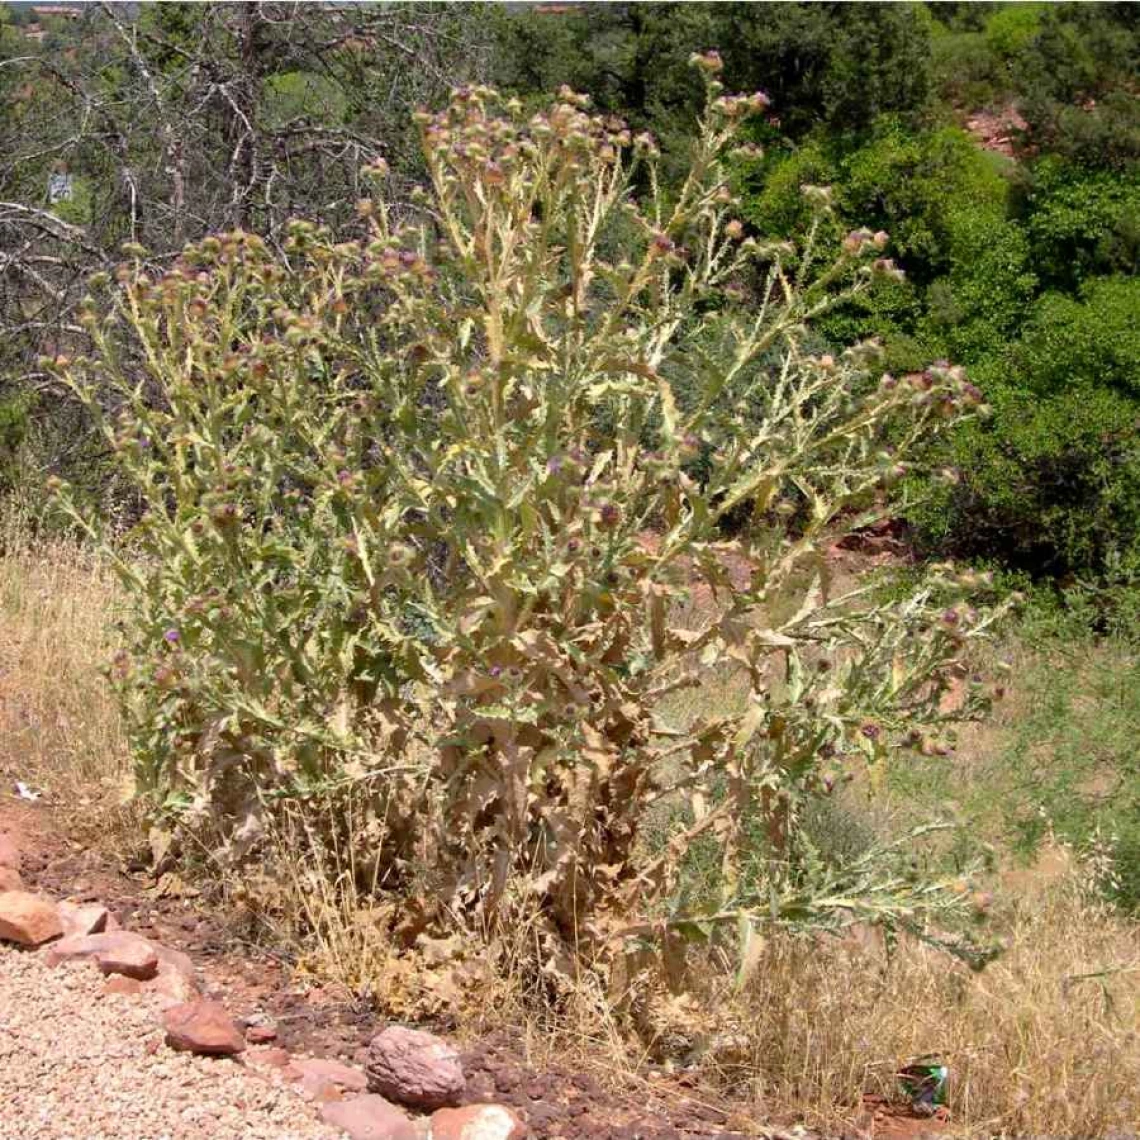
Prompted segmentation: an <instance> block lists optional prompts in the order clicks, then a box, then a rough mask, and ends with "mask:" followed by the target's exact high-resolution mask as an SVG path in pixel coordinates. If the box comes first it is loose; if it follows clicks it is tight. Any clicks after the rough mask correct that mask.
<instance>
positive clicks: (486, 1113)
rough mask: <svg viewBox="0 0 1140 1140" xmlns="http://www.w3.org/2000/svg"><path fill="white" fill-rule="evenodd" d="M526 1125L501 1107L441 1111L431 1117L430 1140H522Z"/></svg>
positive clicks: (468, 1106)
mask: <svg viewBox="0 0 1140 1140" xmlns="http://www.w3.org/2000/svg"><path fill="white" fill-rule="evenodd" d="M526 1135H527V1128H526V1125H525V1124H523V1122H522V1121H521V1120H520V1119H519V1118H518V1117H517V1116H516V1115H515V1114H514V1113H513V1112H512V1111H511V1110H510V1109H509V1108H504V1107H503V1106H502V1105H501V1104H469V1105H466V1106H465V1107H463V1108H441V1109H440V1110H439V1111H438V1112H436V1113H434V1114H433V1115H432V1118H431V1137H432V1140H524V1137H525V1136H526Z"/></svg>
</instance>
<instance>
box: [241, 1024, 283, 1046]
mask: <svg viewBox="0 0 1140 1140" xmlns="http://www.w3.org/2000/svg"><path fill="white" fill-rule="evenodd" d="M245 1039H246V1040H247V1041H248V1042H249V1043H250V1044H251V1045H268V1044H269V1042H270V1041H276V1040H277V1030H276V1029H274V1028H273V1026H272V1025H247V1026H246V1027H245Z"/></svg>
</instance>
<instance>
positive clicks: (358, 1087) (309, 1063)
mask: <svg viewBox="0 0 1140 1140" xmlns="http://www.w3.org/2000/svg"><path fill="white" fill-rule="evenodd" d="M293 1067H294V1068H295V1069H297V1071H298V1072H300V1073H301V1074H302V1076H304V1075H306V1074H311V1075H312V1076H315V1077H320V1078H321V1079H322V1080H326V1081H332V1083H333V1084H334V1085H339V1086H340V1087H341V1088H342V1089H348V1090H349V1092H364V1090H365V1089H366V1088H368V1078H367V1077H366V1076H365V1075H364V1074H363V1073H362V1072H361V1071H360V1070H359V1069H354V1068H353V1067H352V1066H351V1065H342V1064H341V1063H340V1061H332V1060H329V1059H328V1058H326V1057H294V1058H293Z"/></svg>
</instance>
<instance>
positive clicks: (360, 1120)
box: [321, 1095, 418, 1140]
mask: <svg viewBox="0 0 1140 1140" xmlns="http://www.w3.org/2000/svg"><path fill="white" fill-rule="evenodd" d="M321 1116H322V1117H323V1118H324V1120H325V1121H326V1123H328V1124H331V1125H333V1126H334V1127H335V1128H342V1129H344V1131H345V1132H347V1133H348V1134H349V1136H350V1137H351V1138H352V1140H417V1136H418V1132H417V1130H416V1127H415V1125H414V1124H412V1122H411V1120H409V1119H408V1117H407V1116H405V1115H404V1113H402V1112H401V1111H400V1110H399V1109H398V1108H397V1107H396V1106H395V1105H394V1104H391V1103H389V1102H388V1101H386V1100H385V1099H384V1098H383V1097H382V1096H375V1095H368V1096H357V1097H353V1098H352V1099H351V1100H336V1101H332V1102H330V1103H329V1104H326V1105H324V1106H323V1107H322V1108H321Z"/></svg>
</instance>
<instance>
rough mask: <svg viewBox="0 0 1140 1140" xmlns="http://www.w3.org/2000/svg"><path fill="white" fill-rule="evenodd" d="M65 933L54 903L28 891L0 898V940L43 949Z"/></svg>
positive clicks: (5, 894) (5, 893)
mask: <svg viewBox="0 0 1140 1140" xmlns="http://www.w3.org/2000/svg"><path fill="white" fill-rule="evenodd" d="M62 933H63V924H62V923H61V922H60V920H59V911H57V910H56V906H55V903H53V902H50V901H49V900H47V899H45V898H41V897H40V896H39V895H33V894H31V893H30V892H29V891H5V892H4V893H3V894H0V939H3V940H5V941H7V942H17V943H19V944H20V945H21V946H41V945H42V944H43V943H45V942H50V941H51V940H52V939H53V938H58V937H59V936H60V935H61V934H62Z"/></svg>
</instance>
